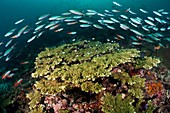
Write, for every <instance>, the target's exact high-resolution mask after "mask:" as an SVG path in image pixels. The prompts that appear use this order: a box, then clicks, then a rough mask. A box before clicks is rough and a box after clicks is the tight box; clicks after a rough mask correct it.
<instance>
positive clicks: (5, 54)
mask: <svg viewBox="0 0 170 113" xmlns="http://www.w3.org/2000/svg"><path fill="white" fill-rule="evenodd" d="M12 50H13V47H11V48H9V49H7V50H6V51H5V53H4V56H7V55H8V54H9V53H10V52H11V51H12Z"/></svg>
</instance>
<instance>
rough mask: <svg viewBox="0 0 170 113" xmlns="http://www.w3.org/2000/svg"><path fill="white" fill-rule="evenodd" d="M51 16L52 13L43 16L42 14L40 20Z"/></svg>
mask: <svg viewBox="0 0 170 113" xmlns="http://www.w3.org/2000/svg"><path fill="white" fill-rule="evenodd" d="M49 16H50V14H45V15H42V16H40V17H39V18H38V20H43V19H45V18H47V17H49Z"/></svg>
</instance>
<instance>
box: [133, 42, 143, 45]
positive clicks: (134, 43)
mask: <svg viewBox="0 0 170 113" xmlns="http://www.w3.org/2000/svg"><path fill="white" fill-rule="evenodd" d="M132 45H142V43H141V42H132Z"/></svg>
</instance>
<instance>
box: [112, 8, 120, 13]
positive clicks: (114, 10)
mask: <svg viewBox="0 0 170 113" xmlns="http://www.w3.org/2000/svg"><path fill="white" fill-rule="evenodd" d="M112 12H114V13H118V12H120V11H119V10H116V9H113V10H112Z"/></svg>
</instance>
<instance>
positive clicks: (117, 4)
mask: <svg viewBox="0 0 170 113" xmlns="http://www.w3.org/2000/svg"><path fill="white" fill-rule="evenodd" d="M113 4H115V5H116V6H119V7H120V6H122V5H120V4H119V3H117V2H114V1H113Z"/></svg>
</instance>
